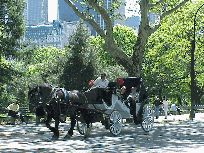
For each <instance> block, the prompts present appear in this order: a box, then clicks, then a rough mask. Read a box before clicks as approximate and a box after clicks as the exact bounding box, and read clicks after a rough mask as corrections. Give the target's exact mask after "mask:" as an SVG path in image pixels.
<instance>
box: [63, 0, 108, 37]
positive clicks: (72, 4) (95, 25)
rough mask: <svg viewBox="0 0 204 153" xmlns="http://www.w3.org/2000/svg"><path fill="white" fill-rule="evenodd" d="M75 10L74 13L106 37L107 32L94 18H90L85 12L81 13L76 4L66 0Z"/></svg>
mask: <svg viewBox="0 0 204 153" xmlns="http://www.w3.org/2000/svg"><path fill="white" fill-rule="evenodd" d="M64 1H65V2H66V3H67V4H68V5H69V6H70V7H71V8H72V10H73V11H74V13H75V14H76V15H77V16H78V17H79V18H81V19H83V20H84V21H85V22H87V23H89V24H90V25H91V26H92V27H93V28H94V29H95V30H96V32H97V33H98V34H99V35H100V36H101V37H105V33H104V31H103V30H102V29H101V28H100V26H99V25H98V24H97V23H96V22H95V21H94V20H92V19H89V18H87V17H86V15H84V14H83V13H81V12H80V11H79V10H78V8H77V7H76V6H75V4H74V3H73V2H72V1H71V0H64Z"/></svg>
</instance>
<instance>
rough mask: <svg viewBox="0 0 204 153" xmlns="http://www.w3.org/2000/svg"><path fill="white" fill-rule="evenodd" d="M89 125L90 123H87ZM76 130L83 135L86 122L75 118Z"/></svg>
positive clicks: (90, 125)
mask: <svg viewBox="0 0 204 153" xmlns="http://www.w3.org/2000/svg"><path fill="white" fill-rule="evenodd" d="M89 127H92V123H89ZM77 130H78V131H79V133H80V134H81V135H85V133H86V130H87V124H86V123H83V122H81V121H79V120H77Z"/></svg>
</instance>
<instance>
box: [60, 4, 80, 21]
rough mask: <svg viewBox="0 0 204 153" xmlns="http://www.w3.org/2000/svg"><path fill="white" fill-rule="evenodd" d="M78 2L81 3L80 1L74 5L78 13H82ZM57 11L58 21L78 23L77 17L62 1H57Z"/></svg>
mask: <svg viewBox="0 0 204 153" xmlns="http://www.w3.org/2000/svg"><path fill="white" fill-rule="evenodd" d="M80 2H82V0H78V3H74V4H75V5H76V7H77V8H78V9H79V10H80V11H82V10H83V9H82V8H81V4H80ZM58 9H59V20H60V21H79V17H78V16H77V15H76V14H75V13H74V11H73V10H72V9H71V7H70V6H69V5H68V4H67V3H66V2H65V1H64V0H58Z"/></svg>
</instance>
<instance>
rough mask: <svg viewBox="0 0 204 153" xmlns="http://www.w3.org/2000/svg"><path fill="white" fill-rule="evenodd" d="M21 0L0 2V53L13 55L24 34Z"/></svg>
mask: <svg viewBox="0 0 204 153" xmlns="http://www.w3.org/2000/svg"><path fill="white" fill-rule="evenodd" d="M23 7H24V2H23V0H4V1H1V3H0V8H1V12H0V19H1V20H0V42H1V43H0V55H2V54H3V55H6V56H8V55H14V54H15V52H16V48H17V47H18V45H19V41H17V40H19V39H20V38H21V37H22V36H23V34H24V31H25V30H24V23H23V16H22V13H23Z"/></svg>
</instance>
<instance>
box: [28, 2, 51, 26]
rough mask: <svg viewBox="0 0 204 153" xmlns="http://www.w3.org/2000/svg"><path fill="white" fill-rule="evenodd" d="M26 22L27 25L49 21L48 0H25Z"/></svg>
mask: <svg viewBox="0 0 204 153" xmlns="http://www.w3.org/2000/svg"><path fill="white" fill-rule="evenodd" d="M24 22H25V24H26V26H33V25H41V24H47V23H48V0H25V8H24Z"/></svg>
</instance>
